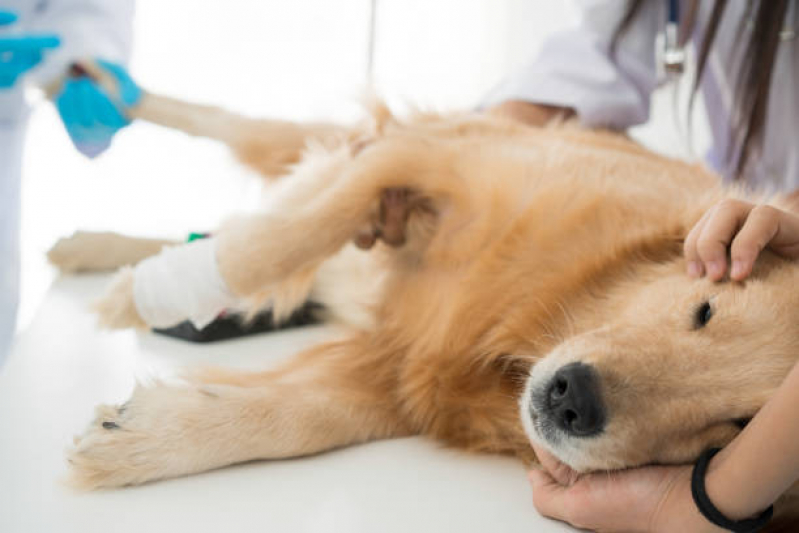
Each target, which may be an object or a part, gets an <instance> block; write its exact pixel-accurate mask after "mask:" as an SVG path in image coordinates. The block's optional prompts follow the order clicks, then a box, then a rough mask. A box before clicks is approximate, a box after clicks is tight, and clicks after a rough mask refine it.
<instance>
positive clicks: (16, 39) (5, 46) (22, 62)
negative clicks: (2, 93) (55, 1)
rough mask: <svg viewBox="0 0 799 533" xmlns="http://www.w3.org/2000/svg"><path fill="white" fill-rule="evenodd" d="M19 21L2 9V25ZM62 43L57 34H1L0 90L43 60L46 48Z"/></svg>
mask: <svg viewBox="0 0 799 533" xmlns="http://www.w3.org/2000/svg"><path fill="white" fill-rule="evenodd" d="M16 21H17V16H16V15H15V14H14V13H11V12H10V11H3V10H2V9H0V27H2V26H8V25H9V24H13V23H14V22H16ZM60 44H61V41H60V39H59V38H58V36H56V35H51V34H42V35H31V34H23V35H10V36H2V35H0V90H3V89H9V88H11V87H13V86H14V85H15V84H16V83H17V80H18V79H19V77H20V76H21V75H22V74H24V73H25V72H27V71H28V70H30V69H32V68H33V67H35V66H36V65H38V64H39V62H40V61H41V60H42V55H43V54H44V52H45V50H47V49H50V48H56V47H58V46H59V45H60Z"/></svg>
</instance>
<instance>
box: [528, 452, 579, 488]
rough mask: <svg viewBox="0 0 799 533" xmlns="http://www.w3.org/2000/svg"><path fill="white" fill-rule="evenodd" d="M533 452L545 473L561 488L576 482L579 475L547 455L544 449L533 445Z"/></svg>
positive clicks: (558, 460)
mask: <svg viewBox="0 0 799 533" xmlns="http://www.w3.org/2000/svg"><path fill="white" fill-rule="evenodd" d="M533 450H534V451H535V455H536V457H537V458H538V461H539V462H540V463H541V466H542V467H543V469H544V470H546V472H547V473H548V474H549V475H550V476H552V478H553V479H555V481H557V482H558V483H559V484H561V485H563V486H570V485H572V484H574V482H575V481H577V478H579V474H577V472H575V471H574V470H572V469H571V468H570V467H569V466H568V465H567V464H565V463H563V462H562V461H561V460H560V459H558V458H557V457H555V456H554V455H552V454H551V453H549V451H547V450H546V449H545V448H543V447H541V446H539V445H538V444H533Z"/></svg>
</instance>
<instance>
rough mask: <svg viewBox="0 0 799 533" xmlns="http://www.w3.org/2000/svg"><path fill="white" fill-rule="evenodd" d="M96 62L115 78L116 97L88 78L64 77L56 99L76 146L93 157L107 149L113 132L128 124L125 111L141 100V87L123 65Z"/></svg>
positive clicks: (101, 61) (86, 154) (84, 153)
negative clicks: (65, 78) (64, 80)
mask: <svg viewBox="0 0 799 533" xmlns="http://www.w3.org/2000/svg"><path fill="white" fill-rule="evenodd" d="M96 63H97V65H99V66H100V67H101V68H102V69H103V70H105V71H106V72H108V73H109V74H111V75H112V76H113V77H114V79H115V81H116V83H117V87H118V92H119V97H118V98H115V97H112V96H110V95H109V94H107V93H106V91H105V90H104V89H103V88H102V87H100V86H99V85H98V84H97V83H95V82H94V81H92V79H91V78H88V77H79V78H69V79H67V80H66V82H65V83H64V87H63V89H62V91H61V93H60V94H59V95H58V97H57V98H56V107H58V112H59V114H60V115H61V120H62V121H63V122H64V126H66V128H67V133H69V137H70V138H71V139H72V142H73V144H74V145H75V148H77V149H78V151H79V152H80V153H82V154H83V155H85V156H87V157H92V158H93V157H96V156H97V155H99V154H100V153H102V152H103V151H104V150H105V149H106V148H108V146H109V145H110V144H111V139H112V138H113V137H114V135H115V134H116V132H118V131H119V130H121V129H122V128H124V127H125V126H127V125H128V124H130V121H129V120H128V119H127V118H126V117H125V113H124V112H125V110H127V109H128V108H129V107H131V106H134V105H136V104H137V103H138V102H139V100H141V89H139V86H138V85H136V83H135V82H134V81H133V80H132V79H131V77H130V76H129V75H128V73H127V71H126V70H125V69H124V68H122V67H121V66H119V65H117V64H115V63H110V62H108V61H103V60H96Z"/></svg>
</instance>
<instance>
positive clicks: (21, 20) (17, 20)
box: [0, 0, 139, 365]
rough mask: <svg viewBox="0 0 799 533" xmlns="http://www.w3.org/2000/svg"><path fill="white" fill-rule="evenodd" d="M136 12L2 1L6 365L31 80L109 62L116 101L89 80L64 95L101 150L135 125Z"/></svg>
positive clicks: (76, 126)
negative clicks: (130, 62)
mask: <svg viewBox="0 0 799 533" xmlns="http://www.w3.org/2000/svg"><path fill="white" fill-rule="evenodd" d="M133 14H134V2H133V0H0V365H2V363H3V361H4V359H5V356H6V354H7V353H8V351H9V349H10V345H11V342H12V339H13V336H14V329H15V323H16V315H17V307H18V300H19V277H20V275H19V231H20V227H19V224H20V182H21V170H22V168H21V167H22V154H23V145H24V139H25V130H26V124H27V120H28V115H29V113H30V110H29V108H28V105H27V104H26V100H25V94H24V93H25V88H26V85H28V84H34V85H39V86H45V85H46V84H47V83H48V82H49V81H51V80H54V79H55V78H57V77H60V76H62V75H63V74H64V73H65V72H67V69H68V68H69V66H70V64H71V62H72V61H74V60H76V59H84V58H95V59H99V60H102V61H101V63H102V65H103V66H104V67H105V68H106V69H107V70H108V71H109V72H111V73H112V74H114V75H115V76H116V77H117V79H118V80H119V81H120V86H121V87H123V95H122V97H121V99H119V100H112V99H111V98H109V97H108V96H107V95H105V94H104V93H103V91H102V90H101V89H100V88H99V87H97V86H95V84H94V83H93V82H92V81H91V80H90V79H88V78H81V79H73V80H70V81H69V82H68V83H66V84H65V85H64V87H63V90H62V91H61V92H60V93H59V94H58V95H57V97H56V105H57V107H58V111H59V113H60V116H61V118H62V120H63V123H64V125H65V127H66V129H67V132H68V133H69V136H70V138H71V139H72V141H73V143H74V144H75V146H76V148H77V149H78V150H79V151H81V152H82V153H84V154H85V155H87V156H89V157H94V156H96V155H97V154H99V153H100V152H102V151H103V150H104V149H105V148H107V147H108V145H109V143H110V141H111V138H112V137H113V135H114V134H115V133H116V132H117V131H118V130H119V129H121V128H122V127H124V126H125V125H126V124H127V121H126V120H125V119H124V118H123V113H122V112H121V111H122V110H123V108H124V107H125V106H126V105H131V104H133V103H135V101H136V100H137V99H138V97H139V91H138V88H137V87H136V85H135V84H134V83H133V82H132V81H131V80H130V78H129V77H128V75H127V73H126V72H125V70H124V68H123V67H122V66H121V65H122V64H124V63H125V62H126V61H127V59H128V56H129V53H130V48H131V41H132V25H133ZM43 155H46V154H43Z"/></svg>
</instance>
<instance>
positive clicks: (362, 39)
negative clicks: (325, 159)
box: [20, 0, 702, 328]
mask: <svg viewBox="0 0 799 533" xmlns="http://www.w3.org/2000/svg"><path fill="white" fill-rule="evenodd" d="M377 6H378V8H377V11H376V17H375V21H376V23H375V36H376V39H375V53H374V61H373V67H374V69H373V74H374V80H373V81H374V84H375V85H376V87H377V89H378V92H379V93H380V94H382V95H383V96H385V97H386V98H387V99H388V101H389V102H390V103H391V104H393V105H395V106H398V107H400V108H401V107H402V104H403V103H413V104H414V105H419V106H422V107H425V108H432V109H440V110H449V109H456V108H470V107H474V106H476V105H477V104H479V102H480V99H481V97H482V96H483V95H484V94H485V93H486V92H487V91H488V90H489V89H490V88H491V87H492V86H493V85H494V84H496V83H497V82H498V81H499V80H500V79H501V78H502V77H503V76H504V75H505V74H507V73H508V72H510V71H511V70H512V69H514V68H516V67H519V66H520V65H521V64H522V63H524V62H525V61H526V60H529V59H530V57H531V56H532V55H533V54H535V53H536V51H537V50H538V48H539V46H540V45H541V43H542V41H543V40H544V39H545V38H546V37H547V36H548V35H549V34H551V33H552V32H554V31H557V30H558V29H561V28H563V27H566V26H568V25H571V24H574V23H575V22H576V16H577V14H576V11H575V9H574V8H573V6H572V3H571V2H568V1H552V0H435V1H431V0H379V1H378V4H377ZM370 7H371V1H370V0H338V1H336V2H329V1H326V0H226V1H225V2H221V1H217V2H211V1H202V2H198V1H196V0H170V1H169V2H164V1H163V0H139V2H138V13H137V18H136V25H135V28H136V40H135V48H134V56H133V62H132V66H131V69H132V73H133V75H134V78H135V79H136V80H137V81H138V82H139V83H140V84H141V85H142V86H143V87H145V88H147V89H150V90H153V91H158V92H163V93H166V94H169V95H172V96H176V97H180V98H184V99H189V100H195V101H198V102H204V103H212V104H216V105H221V106H224V107H228V108H231V109H234V110H237V111H240V112H242V113H245V114H250V115H254V116H259V115H260V116H272V117H281V118H288V119H292V120H303V119H320V118H327V119H336V120H350V119H352V118H354V117H355V116H356V115H357V112H358V106H357V105H355V102H356V101H357V98H358V96H359V95H360V94H361V93H362V90H363V89H364V88H365V86H366V85H367V84H368V76H367V72H368V56H369V54H368V48H369V47H368V42H369V34H370V18H371V17H370ZM670 93H671V91H670V90H669V89H664V90H663V91H662V92H661V94H659V95H658V96H657V98H656V102H655V106H654V111H653V119H652V121H651V124H649V125H648V126H647V127H645V128H642V129H640V130H639V131H637V132H636V134H637V135H638V136H639V137H640V138H641V139H643V140H644V141H645V142H648V143H649V144H650V145H652V146H653V147H654V148H656V149H659V150H662V151H666V152H669V153H673V154H675V153H676V154H685V149H684V143H682V142H681V140H680V139H681V136H680V132H679V131H677V130H676V129H675V127H674V124H675V117H674V113H673V109H672V99H671V97H670ZM699 116H701V113H700V114H699ZM698 137H699V138H700V140H701V138H702V135H698ZM23 179H24V182H23V183H24V186H23V230H22V231H23V239H22V241H23V288H22V289H23V290H22V309H21V317H20V328H25V327H26V325H27V324H28V323H29V321H30V318H31V317H32V315H33V313H34V311H35V309H36V307H37V306H38V304H39V302H40V301H41V299H42V297H43V295H44V294H45V292H46V291H47V288H48V286H49V283H50V282H51V281H52V279H53V277H54V275H55V274H54V272H53V271H52V269H50V267H48V266H47V264H46V262H45V259H44V253H45V251H46V250H47V249H48V248H49V246H50V245H51V244H52V243H53V242H55V240H56V239H57V238H58V237H61V236H65V235H68V234H70V233H72V232H73V231H74V230H76V229H88V230H113V231H120V232H126V233H131V234H138V235H150V236H165V237H182V236H184V235H185V234H187V233H188V232H190V231H202V230H207V229H211V228H213V227H214V226H215V225H216V224H217V223H218V222H219V221H220V220H221V219H222V218H223V217H224V216H225V215H227V214H229V213H231V212H233V211H235V210H237V209H240V208H243V207H250V206H252V204H253V202H254V199H255V198H256V197H257V195H258V191H259V185H258V183H257V181H256V180H254V179H252V176H251V175H250V174H249V173H248V171H247V170H245V169H243V168H242V167H240V166H238V165H237V164H236V163H235V162H234V161H233V159H232V158H231V157H229V155H228V153H227V151H226V149H225V148H224V147H222V146H219V145H217V144H215V143H213V142H210V141H205V140H198V139H191V138H188V137H185V136H183V135H182V134H179V133H176V132H172V131H167V130H164V129H160V128H158V127H155V126H151V125H148V124H135V125H133V126H132V127H130V128H128V129H126V130H125V131H123V132H122V133H121V134H120V135H119V136H118V137H117V139H116V140H115V143H114V145H113V147H112V148H111V150H109V151H108V152H107V153H106V154H105V155H103V156H102V157H100V158H99V159H97V160H95V161H88V160H86V159H84V158H83V157H82V156H80V155H79V154H78V153H77V152H76V151H75V150H74V149H73V148H72V146H71V145H70V143H69V140H68V138H67V136H66V134H65V133H64V131H63V127H62V126H61V124H60V121H59V120H58V118H57V115H56V113H55V112H54V110H53V108H52V106H50V105H39V106H38V107H37V110H36V112H35V114H34V117H33V120H32V124H31V128H30V131H29V142H28V146H27V152H26V159H25V169H24V178H23Z"/></svg>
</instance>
